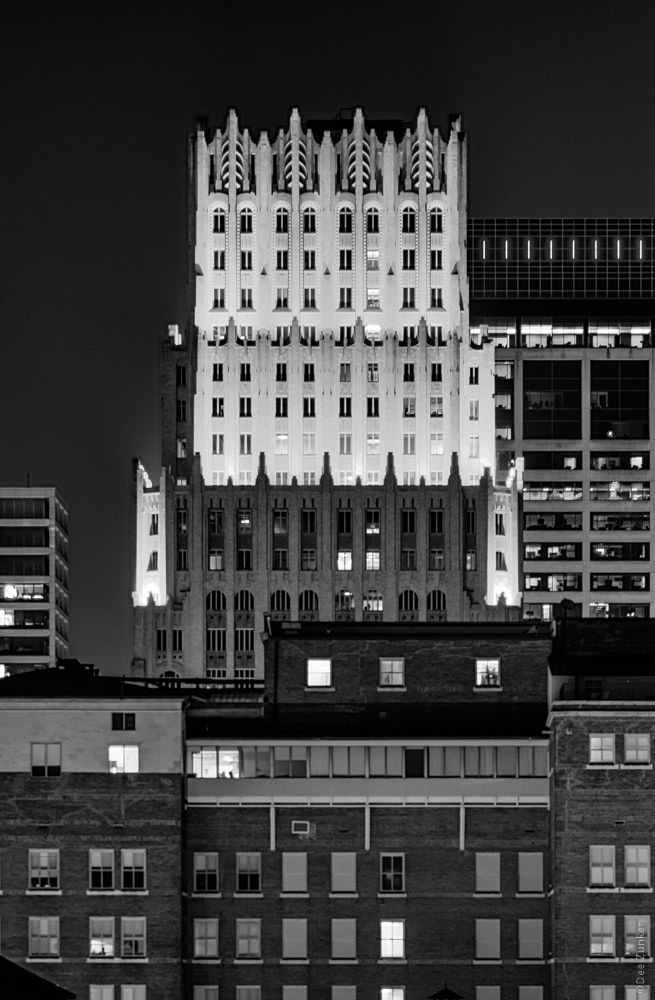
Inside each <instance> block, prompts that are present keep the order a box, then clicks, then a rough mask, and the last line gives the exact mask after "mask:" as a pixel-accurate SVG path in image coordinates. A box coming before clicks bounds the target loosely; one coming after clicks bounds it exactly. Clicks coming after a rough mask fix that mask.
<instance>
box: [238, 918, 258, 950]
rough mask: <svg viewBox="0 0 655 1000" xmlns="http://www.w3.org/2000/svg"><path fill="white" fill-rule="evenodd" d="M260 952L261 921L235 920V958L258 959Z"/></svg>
mask: <svg viewBox="0 0 655 1000" xmlns="http://www.w3.org/2000/svg"><path fill="white" fill-rule="evenodd" d="M261 950H262V931H261V920H237V922H236V957H237V958H246V959H248V958H259V957H260V956H261Z"/></svg>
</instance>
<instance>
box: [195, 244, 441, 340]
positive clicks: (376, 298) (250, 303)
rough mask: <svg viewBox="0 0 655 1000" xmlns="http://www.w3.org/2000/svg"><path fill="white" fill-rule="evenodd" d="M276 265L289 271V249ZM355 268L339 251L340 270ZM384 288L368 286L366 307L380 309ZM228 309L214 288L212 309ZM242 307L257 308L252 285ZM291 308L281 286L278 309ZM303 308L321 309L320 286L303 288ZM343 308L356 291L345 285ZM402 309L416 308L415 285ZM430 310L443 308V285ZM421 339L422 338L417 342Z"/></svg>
mask: <svg viewBox="0 0 655 1000" xmlns="http://www.w3.org/2000/svg"><path fill="white" fill-rule="evenodd" d="M276 266H277V270H278V271H287V270H288V267H289V258H288V254H287V251H286V250H278V252H277V258H276ZM224 267H225V255H224V254H223V252H222V251H221V253H216V254H214V269H215V270H223V268H224ZM351 269H352V253H351V251H350V250H340V251H339V270H340V271H350V270H351ZM380 307H381V305H380V289H379V288H370V287H369V288H367V289H366V303H365V308H366V309H380ZM226 308H227V298H226V295H225V289H224V288H214V289H213V297H212V309H226ZM239 308H240V309H254V308H255V302H254V300H253V296H252V288H242V289H241V292H240V296H239ZM288 308H289V290H288V289H287V288H278V289H276V293H275V309H282V310H284V311H286V310H288ZM301 308H302V309H318V302H317V301H316V289H315V288H305V289H303V301H302V306H301ZM338 308H339V309H353V308H354V306H353V290H352V288H350V287H347V286H343V285H342V286H341V287H340V288H339V306H338ZM401 308H402V309H416V308H417V304H416V289H415V288H414V287H413V286H406V287H404V288H403V289H402V300H401ZM429 308H430V309H443V308H444V301H443V290H442V289H441V288H431V289H430V302H429ZM416 342H418V340H417V341H416Z"/></svg>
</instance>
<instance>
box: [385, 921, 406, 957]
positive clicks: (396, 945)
mask: <svg viewBox="0 0 655 1000" xmlns="http://www.w3.org/2000/svg"><path fill="white" fill-rule="evenodd" d="M404 957H405V921H404V920H381V921H380V958H404Z"/></svg>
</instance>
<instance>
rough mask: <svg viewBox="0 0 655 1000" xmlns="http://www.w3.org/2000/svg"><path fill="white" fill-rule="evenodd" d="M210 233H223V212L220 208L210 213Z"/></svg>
mask: <svg viewBox="0 0 655 1000" xmlns="http://www.w3.org/2000/svg"><path fill="white" fill-rule="evenodd" d="M212 231H213V232H215V233H224V232H225V212H224V211H223V209H222V208H215V209H214V211H213V213H212Z"/></svg>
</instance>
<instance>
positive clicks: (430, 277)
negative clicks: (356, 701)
mask: <svg viewBox="0 0 655 1000" xmlns="http://www.w3.org/2000/svg"><path fill="white" fill-rule="evenodd" d="M465 235H466V140H465V137H464V135H463V133H462V132H461V125H460V122H459V120H457V119H453V120H452V121H451V123H450V130H449V132H448V135H447V136H446V137H445V138H444V137H442V136H441V135H440V134H439V131H438V130H437V129H434V130H433V129H431V128H430V126H429V123H428V119H427V116H426V114H425V112H423V111H421V112H420V113H419V114H418V116H417V119H416V120H415V121H414V122H412V123H411V124H410V125H409V126H408V125H406V124H404V123H402V122H388V121H380V122H376V121H368V122H365V121H364V117H363V115H362V114H361V112H360V111H357V112H355V114H354V116H353V117H352V118H348V119H344V120H337V121H333V122H322V121H321V122H311V121H310V122H306V123H304V124H303V123H302V122H301V120H300V117H299V115H298V113H297V112H295V111H294V112H293V113H292V115H291V117H290V120H289V123H288V126H287V128H286V129H284V130H281V131H280V133H279V134H278V135H277V136H276V137H275V138H274V139H269V137H268V136H267V135H266V134H262V135H261V136H260V138H259V139H258V140H257V141H254V139H253V138H252V137H251V136H250V134H249V133H248V131H247V130H243V129H242V128H241V126H240V124H239V121H238V119H237V117H236V114H235V113H234V112H230V114H229V116H228V119H227V122H226V123H225V124H224V125H222V126H221V127H219V128H209V127H208V126H207V125H206V123H202V124H201V125H200V126H199V128H198V130H197V131H196V132H195V133H194V134H193V135H192V136H191V139H190V144H189V246H190V253H189V266H188V285H189V311H188V317H187V322H186V325H185V326H183V327H179V326H177V325H173V326H171V328H170V329H169V334H168V337H167V338H166V341H165V344H164V347H163V354H162V362H161V373H162V375H161V377H162V394H161V395H162V462H161V466H162V471H161V476H160V478H159V481H158V482H155V483H154V484H153V483H152V482H151V480H150V477H149V475H148V473H147V472H146V470H145V469H143V468H142V467H141V466H140V465H139V464H138V463H137V464H136V465H135V477H134V498H133V509H134V526H133V539H134V541H133V545H134V549H133V560H132V561H133V569H134V589H133V604H134V631H133V654H134V672H135V673H136V674H165V673H175V674H178V675H180V676H210V677H216V678H222V677H237V678H238V677H242V678H243V677H255V676H256V677H261V676H263V668H264V658H263V647H262V644H261V641H260V639H259V635H260V633H261V632H262V630H263V615H264V613H269V612H270V613H271V614H273V615H277V616H281V617H287V618H291V619H300V618H304V617H311V618H318V619H320V620H333V619H342V618H344V619H353V620H355V621H363V620H367V619H369V620H370V619H374V620H377V619H380V620H382V621H394V620H397V619H399V618H400V619H402V618H405V617H409V618H412V619H416V620H419V621H428V620H430V619H432V620H434V619H435V618H438V619H439V620H455V621H491V620H506V619H511V618H512V617H517V616H518V613H519V605H520V592H519V565H518V550H517V543H516V539H517V522H518V494H517V488H516V482H515V480H514V479H513V472H511V473H508V475H507V476H506V477H505V479H504V480H503V482H502V483H501V484H499V485H498V484H496V482H495V478H494V474H493V473H494V462H495V454H494V453H495V430H494V413H495V410H494V405H493V391H494V383H493V365H494V359H493V345H492V344H491V342H490V341H489V340H488V339H487V338H476V339H474V340H472V339H471V337H470V335H469V328H468V279H467V273H466V268H467V256H466V250H465ZM487 470H489V471H487Z"/></svg>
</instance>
